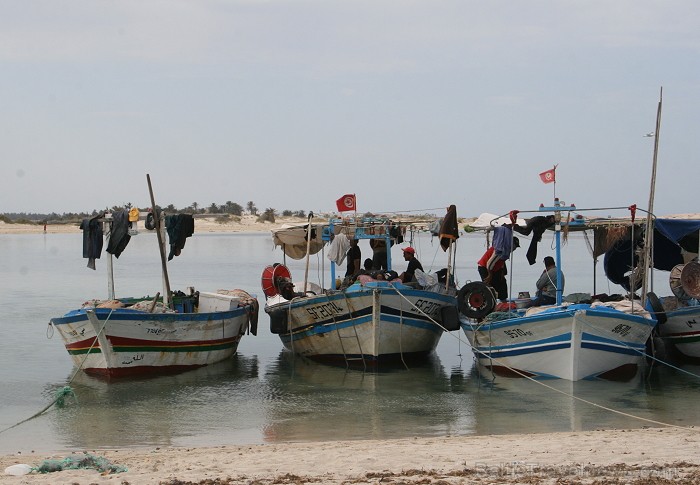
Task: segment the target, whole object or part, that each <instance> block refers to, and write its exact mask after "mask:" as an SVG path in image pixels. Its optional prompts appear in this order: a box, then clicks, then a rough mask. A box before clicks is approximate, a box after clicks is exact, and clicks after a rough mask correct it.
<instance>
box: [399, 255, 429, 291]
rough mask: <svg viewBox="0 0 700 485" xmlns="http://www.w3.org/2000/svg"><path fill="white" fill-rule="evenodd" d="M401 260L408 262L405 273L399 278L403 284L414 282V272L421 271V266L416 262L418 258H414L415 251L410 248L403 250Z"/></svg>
mask: <svg viewBox="0 0 700 485" xmlns="http://www.w3.org/2000/svg"><path fill="white" fill-rule="evenodd" d="M403 259H405V260H406V261H408V266H407V267H406V271H404V272H403V273H401V275H399V278H400V279H401V281H402V282H403V283H410V282H412V281H415V279H416V276H415V275H416V270H417V269H419V270H421V271H423V265H422V264H420V261H418V258H416V250H415V249H413V248H412V247H411V246H409V247H407V248H404V250H403Z"/></svg>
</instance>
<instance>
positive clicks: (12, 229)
mask: <svg viewBox="0 0 700 485" xmlns="http://www.w3.org/2000/svg"><path fill="white" fill-rule="evenodd" d="M221 220H222V219H217V218H216V217H197V218H196V219H195V234H196V233H203V232H259V231H272V230H274V229H279V228H280V227H282V225H283V224H304V223H305V222H306V219H303V218H299V217H278V218H277V219H276V221H275V222H274V223H270V222H257V216H241V217H240V220H234V219H233V218H231V219H229V220H228V221H225V222H220V221H221ZM138 229H139V230H141V231H146V229H145V228H144V221H143V220H141V221H139V223H138ZM78 232H82V231H81V229H80V227H79V226H78V224H48V225H47V226H46V234H66V233H78ZM43 233H44V226H43V224H8V223H6V222H3V221H0V234H43Z"/></svg>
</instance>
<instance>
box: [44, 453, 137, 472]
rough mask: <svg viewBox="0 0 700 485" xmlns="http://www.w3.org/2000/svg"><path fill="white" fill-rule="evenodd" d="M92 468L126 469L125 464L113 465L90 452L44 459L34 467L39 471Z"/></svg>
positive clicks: (101, 470) (114, 470) (102, 470)
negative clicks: (61, 458) (58, 458)
mask: <svg viewBox="0 0 700 485" xmlns="http://www.w3.org/2000/svg"><path fill="white" fill-rule="evenodd" d="M78 469H92V470H97V471H99V472H100V473H105V474H106V473H123V472H125V471H127V468H126V467H125V466H121V465H115V464H113V463H111V462H110V461H109V460H108V459H106V458H104V457H101V456H94V455H90V454H87V453H86V454H85V455H73V456H69V457H67V458H64V459H63V460H44V461H43V463H42V464H41V465H39V466H38V467H35V468H34V470H36V471H37V472H39V473H51V472H60V471H62V470H78Z"/></svg>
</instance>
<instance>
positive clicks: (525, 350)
mask: <svg viewBox="0 0 700 485" xmlns="http://www.w3.org/2000/svg"><path fill="white" fill-rule="evenodd" d="M586 210H591V209H586ZM574 211H577V209H576V207H574V206H573V205H572V206H563V205H560V204H559V201H558V200H557V199H555V203H554V206H553V207H541V208H540V209H539V210H538V211H534V212H538V213H542V212H546V213H553V214H554V215H555V218H554V221H555V222H554V223H553V228H554V231H555V251H556V265H557V268H558V271H559V272H562V271H563V270H562V264H561V251H560V246H561V231H562V228H564V229H566V230H576V229H579V230H581V229H584V228H585V222H584V220H583V218H582V217H576V218H572V217H571V214H572V213H573V212H574ZM577 212H578V211H577ZM520 213H521V214H522V212H520ZM561 281H562V278H558V281H557V282H561ZM562 292H563V289H562V288H561V286H560V287H559V288H558V290H557V299H556V304H554V305H549V306H538V307H529V308H528V307H527V305H523V308H517V307H518V306H520V303H521V301H522V300H521V299H519V300H517V302H518V305H509V306H508V309H507V310H506V311H503V312H494V313H491V312H492V310H493V308H494V306H495V295H494V293H493V290H492V289H491V288H490V287H487V286H486V285H484V284H483V283H480V282H479V283H469V284H468V285H466V286H465V287H463V288H462V290H460V293H459V296H458V302H459V303H458V304H459V309H460V322H461V327H462V329H463V330H464V333H465V334H466V336H467V338H468V339H469V342H470V344H471V346H472V349H473V352H474V354H475V358H476V360H477V361H478V363H479V364H480V365H482V366H484V367H486V368H488V369H490V370H491V371H493V372H494V373H495V374H496V375H506V376H514V377H532V378H560V379H567V380H570V381H578V380H581V379H592V378H606V379H614V380H627V379H630V378H632V377H633V376H634V375H635V374H636V373H637V370H638V368H639V366H640V364H641V363H642V362H643V356H644V354H645V346H646V343H647V340H648V339H649V337H650V334H651V332H652V330H653V329H654V327H655V325H656V319H655V318H654V317H653V316H652V314H651V313H650V312H649V311H647V310H645V309H644V307H643V306H642V304H641V302H640V301H639V300H636V299H629V298H621V299H619V301H608V302H603V301H592V298H583V299H580V300H581V301H579V302H576V301H573V302H567V301H564V298H563V295H562ZM512 307H515V308H512Z"/></svg>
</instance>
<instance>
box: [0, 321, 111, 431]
mask: <svg viewBox="0 0 700 485" xmlns="http://www.w3.org/2000/svg"><path fill="white" fill-rule="evenodd" d="M112 312H114V308H112V309H110V311H109V315H107V318H106V319H105V322H104V324H103V325H102V328H100V331H99V332H97V334H96V335H95V339H94V340H93V342H92V345H90V348H89V349H88V351H87V352H86V353H85V357H83V360H82V362H80V365H79V366H78V368H77V369H76V370H75V372H74V373H73V375H72V376H71V378H70V379H69V380H68V383H67V384H66V385H65V386H63V387H62V388H61V389H59V390H58V391H56V395H55V397H54V400H53V401H51V402H50V403H49V404H47V405H46V406H45V407H44V408H43V409H42V410H40V411H38V412H37V413H35V414H33V415H32V416H29V417H28V418H26V419H23V420H22V421H20V422H18V423H15V424H13V425H12V426H10V427H8V428H5V429H3V430H0V434H2V433H4V432H5V431H9V430H11V429H12V428H16V427H17V426H19V425H20V424H24V423H26V422H27V421H31V420H32V419H34V418H37V417H39V416H41V415H42V414H44V413H45V412H46V411H48V410H49V409H50V408H51V406H53V405H54V404H55V405H56V407H58V408H62V407H63V406H64V405H65V403H66V398H67V397H69V396H70V397H73V398H74V399H76V400H77V398H76V396H75V392H73V389H72V388H71V387H70V384H71V382H73V379H75V376H77V375H78V372H80V369H82V367H83V364H85V360H86V359H87V358H88V356H89V355H90V352H91V351H92V348H93V347H94V346H95V343H96V342H97V337H99V335H100V334H101V333H102V331H103V330H104V328H105V326H106V325H107V322H108V321H109V318H110V317H111V316H112ZM49 327H51V322H49ZM47 334H48V330H47ZM52 334H53V332H52Z"/></svg>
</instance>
